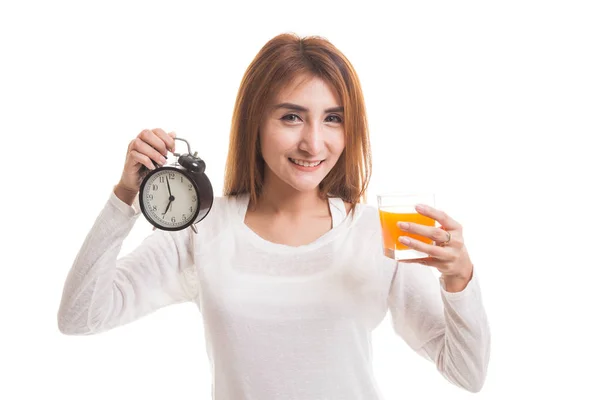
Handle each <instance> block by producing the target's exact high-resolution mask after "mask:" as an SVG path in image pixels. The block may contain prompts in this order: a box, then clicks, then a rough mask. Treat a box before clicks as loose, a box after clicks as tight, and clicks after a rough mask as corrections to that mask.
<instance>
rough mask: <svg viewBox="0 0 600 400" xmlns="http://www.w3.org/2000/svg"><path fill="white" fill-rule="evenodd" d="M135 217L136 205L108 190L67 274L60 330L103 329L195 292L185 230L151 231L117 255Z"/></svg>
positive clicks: (79, 332)
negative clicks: (128, 251)
mask: <svg viewBox="0 0 600 400" xmlns="http://www.w3.org/2000/svg"><path fill="white" fill-rule="evenodd" d="M138 217H139V210H138V209H134V208H133V207H130V206H129V205H127V204H125V203H124V202H122V201H121V200H120V199H119V198H118V197H117V196H116V195H115V194H114V193H112V192H111V195H110V197H109V199H108V201H107V202H106V204H105V206H104V208H103V209H102V210H101V212H100V214H99V215H98V217H97V218H96V220H95V222H94V224H93V226H92V228H91V230H90V231H89V232H88V234H87V237H86V238H85V240H84V242H83V245H82V246H81V248H80V250H79V252H78V254H77V257H76V258H75V261H74V263H73V265H72V267H71V269H70V271H69V273H68V275H67V278H66V282H65V284H64V288H63V294H62V299H61V302H60V307H59V310H58V327H59V330H60V331H61V332H62V333H64V334H69V335H86V334H94V333H99V332H103V331H106V330H109V329H111V328H114V327H117V326H120V325H124V324H126V323H129V322H131V321H134V320H136V319H138V318H140V317H142V316H144V315H147V314H149V313H151V312H153V311H155V310H157V309H159V308H161V307H165V306H167V305H170V304H174V303H180V302H184V301H190V300H192V299H193V298H194V297H195V295H196V291H197V275H196V270H195V266H194V260H193V254H194V251H193V235H191V234H190V232H189V231H190V229H184V230H182V231H176V232H167V231H162V230H156V231H153V232H152V234H150V235H149V236H148V237H146V238H145V239H144V240H143V241H142V243H141V244H140V245H138V247H137V248H135V250H133V251H132V252H131V253H129V254H127V255H125V256H123V257H121V258H119V252H120V250H121V247H122V244H123V241H124V240H125V238H126V237H127V235H128V234H129V232H130V231H131V229H132V228H133V226H134V224H135V221H136V220H137V218H138Z"/></svg>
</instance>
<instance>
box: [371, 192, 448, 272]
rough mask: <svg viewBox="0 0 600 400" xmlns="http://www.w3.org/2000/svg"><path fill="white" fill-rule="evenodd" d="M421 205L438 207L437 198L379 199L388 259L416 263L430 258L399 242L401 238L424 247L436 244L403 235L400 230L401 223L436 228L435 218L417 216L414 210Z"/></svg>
mask: <svg viewBox="0 0 600 400" xmlns="http://www.w3.org/2000/svg"><path fill="white" fill-rule="evenodd" d="M418 204H425V205H428V206H431V207H435V195H434V194H428V193H423V194H417V193H388V194H380V195H378V196H377V206H378V208H379V219H380V221H381V235H382V238H383V254H384V255H385V256H387V257H389V258H392V259H394V260H414V259H418V258H425V257H428V255H427V254H425V253H422V252H420V251H417V250H414V249H411V248H410V247H407V246H405V245H404V244H402V243H400V241H399V240H398V238H399V237H400V236H408V237H411V238H413V239H416V240H420V241H422V242H424V243H428V244H432V243H433V240H431V239H429V238H426V237H423V236H420V235H415V234H413V233H408V232H404V231H402V230H401V229H400V228H399V227H398V222H412V223H415V224H421V225H427V226H435V224H436V222H435V220H434V219H433V218H429V217H426V216H424V215H421V214H419V213H418V212H417V210H416V209H415V206H416V205H418Z"/></svg>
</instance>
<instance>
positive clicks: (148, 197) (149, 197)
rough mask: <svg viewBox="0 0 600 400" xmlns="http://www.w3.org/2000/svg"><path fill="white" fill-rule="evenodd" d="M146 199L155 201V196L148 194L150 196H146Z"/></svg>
mask: <svg viewBox="0 0 600 400" xmlns="http://www.w3.org/2000/svg"><path fill="white" fill-rule="evenodd" d="M146 198H147V199H148V200H154V195H153V194H150V193H148V196H146Z"/></svg>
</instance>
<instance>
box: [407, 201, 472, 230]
mask: <svg viewBox="0 0 600 400" xmlns="http://www.w3.org/2000/svg"><path fill="white" fill-rule="evenodd" d="M415 209H416V210H417V212H418V213H419V214H421V215H424V216H426V217H430V218H433V219H434V220H436V221H438V222H439V223H440V224H441V225H442V226H443V227H444V229H445V230H460V229H461V226H460V224H459V223H458V222H456V221H455V220H454V219H452V218H451V217H450V216H449V215H448V214H446V213H445V212H443V211H441V210H438V209H436V208H433V207H431V206H428V205H425V204H419V205H418V206H416V207H415Z"/></svg>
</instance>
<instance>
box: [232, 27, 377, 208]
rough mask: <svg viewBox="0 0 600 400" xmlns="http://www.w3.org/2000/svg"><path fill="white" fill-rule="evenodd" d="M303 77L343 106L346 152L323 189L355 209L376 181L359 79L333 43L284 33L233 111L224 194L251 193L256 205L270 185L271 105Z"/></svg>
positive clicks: (261, 59) (269, 47) (251, 69)
mask: <svg viewBox="0 0 600 400" xmlns="http://www.w3.org/2000/svg"><path fill="white" fill-rule="evenodd" d="M302 74H309V75H311V76H314V77H317V78H320V79H322V80H324V81H325V82H327V83H329V84H330V85H331V87H332V88H333V89H334V90H335V91H336V92H337V95H338V98H340V99H341V100H342V106H343V107H344V132H345V133H344V134H345V143H346V146H345V148H344V151H343V152H342V154H341V155H340V158H339V160H338V162H337V163H336V165H335V166H334V167H333V169H332V170H331V171H330V172H329V173H328V174H327V176H326V177H325V178H324V179H323V181H322V182H321V183H320V184H319V194H320V195H321V196H322V197H323V198H325V197H327V196H333V197H340V198H342V199H343V200H345V201H347V202H348V203H350V204H351V210H352V211H354V209H355V206H356V204H357V203H359V202H361V201H364V200H365V199H366V190H367V186H368V183H369V179H370V176H371V166H372V164H371V148H370V142H369V132H368V124H367V116H366V109H365V103H364V98H363V93H362V89H361V86H360V82H359V79H358V76H357V74H356V72H355V70H354V68H353V67H352V65H351V64H350V61H348V59H347V58H346V57H345V56H344V55H343V54H342V53H341V52H340V51H339V50H338V49H337V48H336V47H335V46H334V45H333V44H331V43H330V42H329V41H328V40H327V39H325V38H322V37H319V36H309V37H304V38H300V37H298V36H297V35H295V34H291V33H284V34H281V35H278V36H276V37H274V38H272V39H271V40H269V41H268V42H267V43H266V44H265V45H264V46H263V47H262V49H261V50H260V51H259V52H258V54H257V55H256V57H255V58H254V60H253V61H252V62H251V64H250V65H249V66H248V68H247V70H246V72H245V73H244V76H243V78H242V82H241V84H240V87H239V90H238V94H237V98H236V102H235V107H234V110H233V117H232V124H231V132H230V138H229V153H228V155H227V162H226V168H225V180H224V188H223V192H224V193H223V194H224V195H225V196H235V195H240V194H246V193H249V195H250V200H251V202H252V203H256V201H257V199H258V197H259V195H260V193H261V189H262V185H263V182H264V169H265V162H264V160H263V158H262V155H261V152H260V143H259V127H260V122H261V119H262V117H263V115H264V113H265V111H266V109H267V107H268V102H269V101H271V99H272V98H274V96H275V95H276V94H277V93H278V92H279V90H281V89H282V88H283V87H285V86H286V85H287V84H288V83H290V82H291V81H292V80H293V79H294V78H296V77H297V76H299V75H302Z"/></svg>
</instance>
